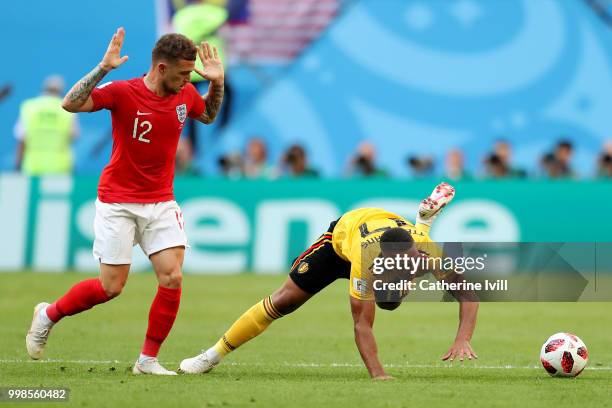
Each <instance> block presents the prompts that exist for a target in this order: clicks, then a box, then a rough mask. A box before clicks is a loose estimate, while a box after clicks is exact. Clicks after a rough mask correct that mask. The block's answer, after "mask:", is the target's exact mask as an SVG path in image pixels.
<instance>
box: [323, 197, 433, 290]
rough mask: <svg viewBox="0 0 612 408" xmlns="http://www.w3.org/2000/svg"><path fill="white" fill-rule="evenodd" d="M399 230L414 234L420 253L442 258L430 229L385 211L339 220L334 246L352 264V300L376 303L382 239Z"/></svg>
mask: <svg viewBox="0 0 612 408" xmlns="http://www.w3.org/2000/svg"><path fill="white" fill-rule="evenodd" d="M396 227H399V228H403V229H405V230H406V231H408V232H410V234H411V235H412V238H413V239H414V242H416V243H417V244H418V249H419V250H420V251H423V252H426V253H427V254H429V255H433V256H441V254H442V251H441V249H440V247H439V246H438V245H437V244H435V243H434V242H433V241H432V240H431V238H430V237H429V229H430V227H429V226H428V225H424V224H417V225H414V224H413V223H411V222H410V221H408V220H406V219H405V218H403V217H401V216H399V215H397V214H394V213H391V212H389V211H386V210H384V209H382V208H360V209H357V210H353V211H349V212H347V213H345V214H344V215H343V216H342V217H341V218H340V219H339V220H338V223H337V224H336V227H335V228H334V232H333V235H332V245H333V247H334V251H335V252H336V254H338V256H340V257H341V258H342V259H344V260H346V261H348V262H350V263H351V275H350V282H349V287H350V289H349V293H350V295H351V296H352V297H354V298H357V299H362V300H373V299H374V292H373V290H372V282H373V274H372V262H373V260H374V258H375V257H377V256H378V255H379V254H380V236H381V235H382V234H383V232H385V231H386V230H388V229H389V228H396ZM434 274H435V273H434ZM436 277H437V278H441V277H440V276H437V275H436Z"/></svg>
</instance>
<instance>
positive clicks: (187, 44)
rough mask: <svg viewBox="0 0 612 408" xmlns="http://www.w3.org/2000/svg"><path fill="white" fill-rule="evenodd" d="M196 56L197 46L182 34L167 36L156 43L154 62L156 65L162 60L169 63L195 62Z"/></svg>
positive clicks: (153, 54) (153, 55)
mask: <svg viewBox="0 0 612 408" xmlns="http://www.w3.org/2000/svg"><path fill="white" fill-rule="evenodd" d="M196 54H197V49H196V46H195V44H194V43H193V41H191V40H190V39H189V38H187V37H185V36H184V35H182V34H166V35H163V36H162V37H161V38H160V39H159V40H157V43H155V47H154V48H153V53H152V60H153V62H154V63H155V62H158V61H160V60H166V61H169V62H176V61H178V60H189V61H195V59H196Z"/></svg>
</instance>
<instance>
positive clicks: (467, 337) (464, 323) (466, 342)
mask: <svg viewBox="0 0 612 408" xmlns="http://www.w3.org/2000/svg"><path fill="white" fill-rule="evenodd" d="M454 276H455V281H459V280H462V278H461V277H460V276H461V275H458V274H455V275H454ZM450 293H451V295H453V297H455V299H457V300H458V301H459V328H458V329H457V335H456V336H455V341H454V342H453V344H452V346H451V347H450V348H449V349H448V351H447V352H446V354H444V355H443V356H442V360H450V361H453V360H454V359H455V358H458V359H459V360H460V361H463V357H467V358H468V359H469V360H471V359H472V358H478V356H477V355H476V353H475V352H474V350H473V349H472V345H471V344H470V341H471V340H472V335H473V334H474V330H475V329H476V318H477V316H478V298H477V297H476V294H475V293H474V292H473V291H470V290H459V291H454V292H450Z"/></svg>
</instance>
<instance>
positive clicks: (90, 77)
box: [66, 65, 108, 106]
mask: <svg viewBox="0 0 612 408" xmlns="http://www.w3.org/2000/svg"><path fill="white" fill-rule="evenodd" d="M106 74H108V72H107V71H105V70H103V69H102V68H100V65H96V67H95V68H94V69H92V70H91V72H90V73H89V74H87V75H85V76H84V77H83V78H81V79H80V80H79V82H77V83H76V84H75V85H74V86H73V87H72V89H71V90H70V92H68V95H66V98H68V100H69V101H70V102H71V103H74V104H75V105H77V106H82V105H83V104H84V103H85V102H86V101H87V98H89V95H91V92H92V91H93V89H94V88H95V87H96V85H98V82H100V81H101V80H102V78H104V76H105V75H106Z"/></svg>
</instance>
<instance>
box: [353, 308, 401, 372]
mask: <svg viewBox="0 0 612 408" xmlns="http://www.w3.org/2000/svg"><path fill="white" fill-rule="evenodd" d="M350 299H351V312H352V314H353V323H354V327H355V343H357V349H358V350H359V354H361V359H362V360H363V363H364V364H365V366H366V368H367V369H368V372H369V373H370V376H371V377H372V378H373V379H375V380H389V379H392V378H393V377H391V376H389V375H387V373H385V369H384V368H383V366H382V364H380V361H379V360H378V347H377V346H376V338H374V332H373V331H372V327H373V326H374V315H375V312H376V307H375V303H374V301H373V300H359V299H355V298H353V297H351V298H350Z"/></svg>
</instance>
